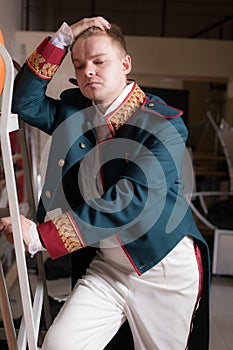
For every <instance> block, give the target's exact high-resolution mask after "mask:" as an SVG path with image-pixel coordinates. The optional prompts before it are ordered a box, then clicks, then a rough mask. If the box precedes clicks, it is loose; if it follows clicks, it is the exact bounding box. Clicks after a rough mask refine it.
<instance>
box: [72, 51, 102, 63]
mask: <svg viewBox="0 0 233 350" xmlns="http://www.w3.org/2000/svg"><path fill="white" fill-rule="evenodd" d="M100 56H107V54H106V53H98V54H97V55H93V56H91V57H90V58H98V57H100ZM73 61H75V62H82V60H80V59H78V58H73Z"/></svg>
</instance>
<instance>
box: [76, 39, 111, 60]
mask: <svg viewBox="0 0 233 350" xmlns="http://www.w3.org/2000/svg"><path fill="white" fill-rule="evenodd" d="M86 42H88V43H90V46H88V47H89V48H90V51H93V54H92V56H103V55H108V54H109V52H110V51H112V50H111V48H113V47H114V51H115V48H116V46H115V43H114V42H113V40H112V39H111V38H110V37H109V36H108V35H107V34H101V35H91V36H88V37H87V38H82V37H80V38H78V39H77V40H76V41H75V43H74V44H73V47H72V54H74V53H75V54H76V53H77V54H78V53H83V46H82V45H81V44H82V43H84V45H85V43H86ZM95 43H97V45H95Z"/></svg>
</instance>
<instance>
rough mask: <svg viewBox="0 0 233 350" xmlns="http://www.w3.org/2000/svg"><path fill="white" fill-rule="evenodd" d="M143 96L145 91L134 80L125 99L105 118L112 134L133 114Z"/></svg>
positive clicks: (141, 101)
mask: <svg viewBox="0 0 233 350" xmlns="http://www.w3.org/2000/svg"><path fill="white" fill-rule="evenodd" d="M145 97H146V95H145V93H144V92H143V91H142V89H141V88H140V87H139V86H138V85H137V83H136V82H134V86H133V88H132V90H131V91H130V93H129V94H128V96H127V97H126V98H125V100H124V101H123V102H122V103H121V104H120V106H119V107H118V108H117V109H116V110H115V111H113V112H112V113H111V114H110V115H108V116H107V118H106V121H107V123H108V126H109V128H110V130H111V133H112V134H113V135H115V133H116V132H117V130H118V129H119V128H120V127H121V126H122V125H124V124H125V123H126V122H127V120H128V119H129V118H130V117H131V116H132V115H133V114H134V112H135V111H136V110H137V108H138V107H139V105H141V104H142V103H143V101H144V99H145Z"/></svg>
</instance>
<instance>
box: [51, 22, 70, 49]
mask: <svg viewBox="0 0 233 350" xmlns="http://www.w3.org/2000/svg"><path fill="white" fill-rule="evenodd" d="M73 41H74V36H73V32H72V30H71V28H70V27H69V26H68V24H67V23H66V22H64V23H63V24H62V25H61V27H60V28H59V29H58V31H57V32H56V33H55V35H54V37H53V38H51V42H52V43H53V44H54V45H55V46H57V47H60V48H61V49H66V48H67V47H69V46H71V45H72V44H73Z"/></svg>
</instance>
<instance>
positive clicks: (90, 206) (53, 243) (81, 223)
mask: <svg viewBox="0 0 233 350" xmlns="http://www.w3.org/2000/svg"><path fill="white" fill-rule="evenodd" d="M151 118H152V120H154V117H151ZM155 119H156V124H155V125H156V128H157V130H156V135H152V134H150V133H149V132H146V133H145V132H142V133H143V134H145V135H144V142H143V143H144V146H143V147H141V146H140V145H139V147H138V149H136V150H135V149H134V156H133V161H132V162H131V161H129V162H128V166H127V167H126V169H125V171H124V173H123V174H122V175H121V176H120V178H119V181H117V182H116V183H115V184H113V185H112V186H110V187H109V188H108V189H107V190H106V192H105V193H104V194H103V196H102V197H101V198H98V199H93V200H90V201H87V202H85V203H84V204H82V205H81V206H79V207H78V208H77V209H76V210H73V211H70V212H67V213H64V214H62V215H60V216H58V217H56V218H55V219H53V220H49V221H47V222H45V223H43V224H40V225H39V226H38V231H39V233H40V236H41V239H42V241H43V243H44V245H45V246H46V248H47V250H48V252H49V254H50V256H51V257H52V258H58V257H59V256H62V255H65V254H68V253H71V252H73V251H75V250H78V249H81V248H84V247H86V246H93V245H94V246H98V242H99V241H100V240H102V239H104V238H106V237H109V236H111V235H114V234H119V235H120V238H121V242H123V244H127V242H130V240H131V241H132V240H136V239H137V238H139V237H140V236H142V235H143V234H144V233H146V232H147V231H149V230H150V228H151V227H152V226H154V225H155V224H156V222H158V221H160V225H163V224H164V225H165V224H166V223H167V221H168V218H169V216H172V215H173V214H172V211H173V209H174V208H173V204H172V203H173V202H174V203H175V202H176V201H177V199H178V200H180V203H181V204H179V205H184V201H183V196H182V186H183V184H182V181H180V175H181V168H182V161H183V154H184V148H185V140H186V137H187V130H186V128H185V126H184V124H183V122H182V120H181V118H175V119H174V120H172V121H168V120H166V119H162V118H160V117H158V118H155ZM151 127H152V125H151ZM158 130H159V131H158ZM114 140H115V141H116V142H117V140H116V139H114ZM115 141H114V142H115ZM118 141H119V140H118ZM141 141H142V140H141ZM109 142H110V143H109V146H108V143H106V148H108V149H111V147H114V146H111V141H109ZM119 145H121V146H119V147H123V148H124V143H123V141H122V139H120V143H119ZM113 164H114V163H113ZM113 171H114V170H113ZM168 196H170V197H171V198H172V197H174V199H172V200H171V201H170V205H169V204H168V202H166V201H167V197H168ZM179 209H180V210H179V213H182V212H183V211H182V210H183V209H182V208H179ZM176 215H177V213H176ZM173 219H174V220H175V221H176V218H173ZM177 221H178V219H177ZM161 222H162V224H161ZM160 227H161V229H164V231H165V228H164V227H162V226H160Z"/></svg>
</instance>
